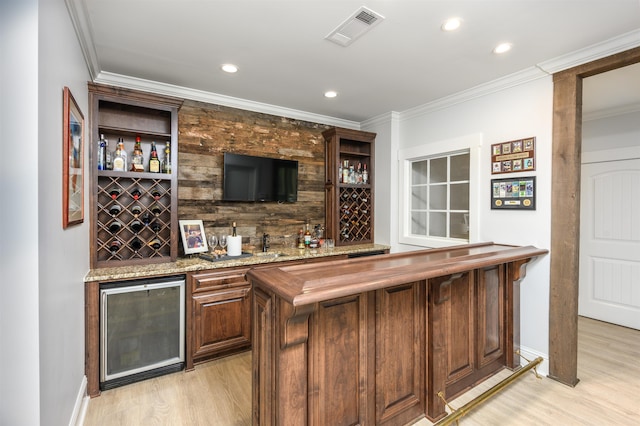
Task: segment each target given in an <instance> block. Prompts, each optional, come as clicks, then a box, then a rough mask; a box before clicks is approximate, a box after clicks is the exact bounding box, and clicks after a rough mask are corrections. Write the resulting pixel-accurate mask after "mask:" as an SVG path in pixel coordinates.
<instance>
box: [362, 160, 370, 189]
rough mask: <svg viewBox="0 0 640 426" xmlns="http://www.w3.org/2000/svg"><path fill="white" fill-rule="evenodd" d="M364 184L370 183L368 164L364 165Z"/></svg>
mask: <svg viewBox="0 0 640 426" xmlns="http://www.w3.org/2000/svg"><path fill="white" fill-rule="evenodd" d="M362 167H363V168H362V183H364V184H367V183H369V172H368V171H367V163H364V164H363V165H362Z"/></svg>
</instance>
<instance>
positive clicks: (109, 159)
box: [104, 139, 113, 170]
mask: <svg viewBox="0 0 640 426" xmlns="http://www.w3.org/2000/svg"><path fill="white" fill-rule="evenodd" d="M104 167H105V168H104V169H105V170H113V156H112V155H111V151H109V139H105V140H104Z"/></svg>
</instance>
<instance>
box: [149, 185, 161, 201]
mask: <svg viewBox="0 0 640 426" xmlns="http://www.w3.org/2000/svg"><path fill="white" fill-rule="evenodd" d="M151 196H152V197H153V199H154V200H156V201H158V200H159V199H160V197H161V196H162V194H160V191H158V190H157V189H156V188H153V189H152V190H151Z"/></svg>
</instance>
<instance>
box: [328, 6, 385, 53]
mask: <svg viewBox="0 0 640 426" xmlns="http://www.w3.org/2000/svg"><path fill="white" fill-rule="evenodd" d="M383 19H384V16H382V15H380V14H379V13H376V12H374V11H373V10H371V9H368V8H366V7H364V6H362V7H361V8H360V9H358V10H356V11H355V12H354V13H353V14H352V15H351V16H349V17H348V18H347V19H346V20H345V21H344V22H343V23H342V24H340V25H338V28H336V29H335V30H333V31H331V32H330V33H329V35H327V36H326V37H325V38H326V39H327V40H329V41H332V42H334V43H337V44H339V45H340V46H348V45H350V44H351V43H353V42H354V41H356V39H357V38H358V37H360V36H362V35H363V34H364V33H366V32H367V31H369V30H370V29H371V28H373V27H375V26H376V25H378V24H379V23H380V22H382V20H383Z"/></svg>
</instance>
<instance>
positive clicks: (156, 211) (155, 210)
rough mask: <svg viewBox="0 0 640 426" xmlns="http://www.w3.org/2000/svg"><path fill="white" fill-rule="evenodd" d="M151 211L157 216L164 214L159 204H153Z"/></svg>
mask: <svg viewBox="0 0 640 426" xmlns="http://www.w3.org/2000/svg"><path fill="white" fill-rule="evenodd" d="M150 210H151V213H153V214H154V215H156V216H159V215H160V213H162V207H161V206H160V204H158V203H153V204H152V205H151V209H150Z"/></svg>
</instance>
